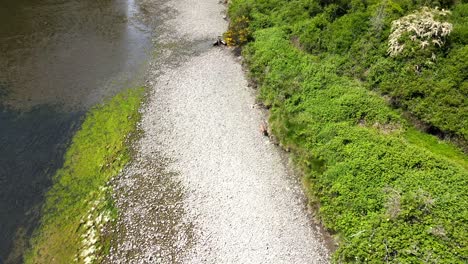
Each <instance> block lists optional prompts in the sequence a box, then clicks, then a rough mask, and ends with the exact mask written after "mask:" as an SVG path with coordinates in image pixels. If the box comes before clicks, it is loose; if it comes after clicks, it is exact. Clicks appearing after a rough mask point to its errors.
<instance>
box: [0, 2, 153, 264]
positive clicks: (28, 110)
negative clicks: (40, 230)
mask: <svg viewBox="0 0 468 264" xmlns="http://www.w3.org/2000/svg"><path fill="white" fill-rule="evenodd" d="M138 17H139V6H138V4H137V3H135V2H134V0H79V1H73V0H3V1H1V2H0V263H2V260H3V261H5V262H6V263H20V262H21V259H22V253H23V251H24V249H25V247H27V242H28V240H29V237H30V235H31V232H32V231H33V230H34V228H35V227H36V226H37V223H38V220H39V219H40V207H41V205H42V203H43V200H44V199H43V197H44V193H45V191H46V190H47V189H48V188H49V187H50V185H51V176H52V175H53V174H54V172H55V171H56V169H57V168H59V167H60V166H61V165H62V162H63V160H62V157H63V154H64V152H65V150H66V147H67V145H68V144H69V142H70V138H71V136H72V135H73V133H74V132H75V131H76V129H77V128H78V127H79V125H80V124H81V121H82V119H83V115H84V114H85V112H86V110H87V109H89V107H91V106H92V105H95V104H96V103H99V102H101V101H102V100H103V99H105V98H108V97H110V96H112V95H114V94H116V93H117V92H118V91H119V90H121V89H122V88H126V87H131V86H135V85H137V84H139V83H140V84H141V79H142V76H143V73H144V69H145V65H146V63H145V60H146V58H147V56H148V52H149V51H150V48H151V40H150V32H149V30H148V28H147V27H146V26H145V25H144V24H143V23H141V22H140V20H139V19H138Z"/></svg>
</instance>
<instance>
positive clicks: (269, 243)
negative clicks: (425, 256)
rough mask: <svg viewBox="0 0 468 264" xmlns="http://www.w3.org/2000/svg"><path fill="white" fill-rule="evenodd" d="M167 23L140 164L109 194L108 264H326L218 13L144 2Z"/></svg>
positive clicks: (197, 4) (159, 40)
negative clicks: (224, 41) (112, 217)
mask: <svg viewBox="0 0 468 264" xmlns="http://www.w3.org/2000/svg"><path fill="white" fill-rule="evenodd" d="M141 5H142V6H144V7H145V6H146V7H147V11H148V14H147V15H148V16H149V17H152V16H158V14H162V16H161V17H158V18H156V19H157V20H158V23H155V25H157V26H156V27H157V28H156V30H155V31H156V34H157V37H156V38H155V49H156V54H157V55H156V56H155V58H154V61H153V62H152V63H151V67H150V71H149V72H148V77H147V86H148V88H149V90H148V94H147V96H148V98H147V102H146V104H145V105H144V107H143V108H142V110H141V112H142V121H141V123H140V125H139V126H140V127H139V129H140V130H141V131H142V133H143V134H142V137H141V139H140V140H139V141H138V142H137V143H136V144H135V146H134V150H135V156H134V161H133V162H132V163H131V164H130V165H129V166H127V168H126V169H125V170H124V171H123V173H122V174H121V175H119V177H117V178H116V179H114V181H113V183H112V185H113V186H114V190H115V197H114V198H115V201H116V205H117V208H119V220H118V223H117V230H116V238H115V240H114V241H113V243H112V247H111V249H110V254H109V256H108V257H107V259H106V261H105V262H107V263H327V262H328V259H329V252H328V249H327V248H326V246H325V242H324V240H325V239H324V237H323V236H322V235H321V233H320V231H319V228H318V227H317V226H315V225H314V224H313V221H312V220H311V217H310V215H309V213H308V212H307V207H306V202H305V196H304V194H303V191H302V189H301V184H300V182H299V181H298V179H297V177H294V175H293V173H292V171H291V166H290V165H289V164H288V161H287V160H286V159H285V157H284V156H283V155H282V154H281V153H280V150H279V148H278V147H277V146H275V145H274V144H272V143H271V142H270V141H269V139H268V137H265V136H264V135H263V133H262V131H259V129H258V128H259V126H261V124H263V120H264V115H263V113H262V112H261V110H259V109H257V108H255V107H253V106H254V105H255V91H253V90H252V89H250V88H249V87H248V85H247V81H246V79H245V76H244V73H243V71H242V68H241V65H240V58H237V57H235V56H234V55H233V53H232V52H231V51H230V50H229V49H226V48H221V47H213V45H212V43H213V41H216V39H217V36H220V35H222V33H223V32H224V31H225V30H226V28H227V22H226V21H225V20H224V19H223V18H224V17H225V8H226V7H225V5H223V4H221V3H218V2H216V1H213V0H212V1H209V0H203V1H196V0H173V1H172V0H171V1H165V2H160V1H143V2H142V3H141Z"/></svg>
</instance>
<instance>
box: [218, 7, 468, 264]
mask: <svg viewBox="0 0 468 264" xmlns="http://www.w3.org/2000/svg"><path fill="white" fill-rule="evenodd" d="M237 2H242V1H237ZM231 6H232V2H231ZM237 8H238V7H237ZM236 11H237V10H236ZM244 11H246V10H244ZM229 17H230V19H231V22H232V21H235V23H234V25H233V23H231V25H230V28H229V31H228V34H227V35H225V38H226V41H227V42H228V43H229V42H232V38H237V42H239V40H241V38H242V37H243V35H245V36H244V38H245V39H244V41H247V37H246V36H247V34H252V36H253V37H252V38H250V39H248V43H246V46H243V47H242V52H241V53H242V56H243V58H244V68H245V70H246V72H247V75H248V77H249V79H250V83H251V86H252V87H254V88H255V89H258V100H259V102H260V104H261V105H263V106H264V107H265V109H266V110H267V111H268V113H269V124H270V128H269V132H270V133H271V134H273V135H274V137H275V138H277V139H278V140H279V145H280V146H281V147H282V148H283V149H285V150H286V151H288V152H290V153H291V157H292V159H293V161H294V163H295V164H296V167H297V169H298V171H299V172H300V174H302V175H303V176H302V177H303V183H304V186H305V189H306V193H307V195H308V199H309V203H310V206H311V208H312V211H313V212H314V213H315V214H316V217H317V218H318V219H320V222H321V224H323V225H324V226H325V227H326V229H327V231H328V232H330V233H332V234H334V237H335V242H336V245H337V250H336V251H335V252H334V255H333V262H336V263H342V262H359V261H365V262H367V261H387V262H388V261H395V260H397V259H398V257H400V256H398V253H399V252H402V251H406V252H404V253H405V255H406V256H404V258H400V260H403V261H415V260H417V259H421V258H422V257H426V258H427V257H429V258H431V257H435V258H439V257H440V256H442V255H437V254H440V253H441V252H445V253H444V254H443V256H444V257H448V258H450V259H451V260H452V261H463V260H466V258H467V256H466V254H464V253H463V252H464V249H466V245H465V246H464V243H463V242H462V240H463V237H464V236H465V235H464V234H466V225H465V226H463V224H462V223H463V216H460V214H462V213H463V212H462V211H463V210H462V211H461V212H460V214H457V215H456V216H453V217H452V216H447V217H443V218H441V219H437V220H440V221H432V217H433V216H435V215H432V213H433V211H435V210H436V208H435V206H434V204H432V202H433V201H435V200H437V199H438V198H440V196H441V195H442V194H443V193H444V191H448V190H450V191H449V192H451V195H453V197H457V198H453V197H452V198H453V199H454V200H457V199H462V197H463V193H464V192H463V187H462V188H458V186H457V185H456V184H457V183H459V184H460V185H464V184H463V182H464V180H463V179H464V178H463V177H464V176H466V175H468V172H467V168H468V162H467V159H466V155H464V154H463V152H462V151H461V150H459V149H458V148H457V146H455V145H453V144H451V143H450V142H446V141H443V140H439V139H438V138H437V137H435V136H432V135H429V134H427V133H424V132H420V131H418V130H417V129H416V128H414V127H413V125H411V123H410V122H409V121H407V120H405V118H404V117H403V116H402V115H401V113H399V112H398V111H396V110H391V109H390V108H389V107H388V106H387V105H386V103H385V102H384V100H383V99H382V98H379V96H378V95H376V94H373V93H371V92H368V91H366V90H365V89H361V88H360V87H359V85H357V84H355V83H353V82H352V81H349V80H345V79H344V78H343V80H339V79H337V78H327V77H326V76H319V79H322V81H324V82H326V83H325V84H322V87H321V88H319V89H327V88H326V87H325V88H324V87H323V86H334V85H343V86H350V88H355V87H356V86H357V87H356V88H357V89H358V90H359V92H358V93H359V95H360V96H365V97H368V98H370V99H369V101H373V100H375V101H374V102H371V105H370V106H369V108H370V109H363V111H364V112H366V110H367V111H369V112H370V113H371V114H374V115H377V116H371V117H366V114H364V115H363V117H362V119H361V117H358V118H357V120H354V119H356V118H355V117H354V116H350V117H349V118H344V119H343V120H333V119H332V120H320V119H319V120H314V121H316V122H317V123H318V124H319V126H322V127H320V128H317V130H315V131H313V130H309V129H308V128H307V126H308V125H309V124H307V123H308V122H310V121H311V120H313V118H311V120H307V118H306V117H305V116H300V114H298V112H300V111H301V110H300V109H302V111H304V110H305V109H304V107H302V108H301V107H300V106H299V107H297V109H296V110H292V111H291V110H290V109H287V108H288V107H294V106H292V105H290V104H291V102H288V99H289V98H296V100H297V101H298V102H296V103H297V104H296V106H297V105H300V103H301V100H304V99H303V98H301V95H300V94H299V92H300V90H301V88H300V87H301V86H302V85H305V81H302V82H301V81H298V79H301V77H297V76H302V74H303V73H302V72H301V70H300V68H298V67H300V66H299V65H300V64H301V63H304V62H309V63H311V64H313V65H316V64H319V63H320V62H319V61H317V59H316V58H315V57H313V56H309V55H306V54H304V53H303V52H301V51H300V50H298V49H297V48H295V47H294V43H293V41H291V40H290V39H288V37H287V34H286V33H285V32H283V31H282V29H281V28H275V27H273V28H267V29H262V30H258V31H257V32H248V30H249V28H248V23H257V22H258V21H245V23H244V21H243V20H245V19H246V17H239V16H235V15H233V12H232V10H231V12H230V16H229ZM259 19H260V18H259ZM236 20H237V21H236ZM242 24H244V25H242ZM242 30H243V32H244V33H243V32H242ZM236 31H237V32H236ZM228 38H231V39H228ZM241 42H242V41H241ZM239 50H240V49H239ZM279 54H282V55H279ZM283 63H284V64H283ZM324 63H325V64H326V62H324ZM285 65H287V66H285ZM319 68H320V67H319ZM321 68H322V69H323V70H325V74H327V73H329V71H330V69H326V65H324V66H323V67H321ZM298 69H299V70H298ZM289 71H291V72H289ZM315 73H316V74H318V75H319V74H323V73H320V70H317V71H315ZM278 74H280V75H282V76H283V77H281V78H278V76H277V75H278ZM296 77H297V78H296ZM304 79H305V78H304ZM330 79H331V80H330ZM291 81H292V82H291ZM288 86H292V87H293V89H292V90H291V89H290V88H288ZM332 88H334V87H332ZM315 89H317V88H315ZM295 93H296V94H295ZM341 93H342V96H343V95H344V96H345V97H346V96H352V94H351V93H348V92H346V91H341ZM302 96H304V95H302ZM338 97H340V96H338ZM322 99H323V100H324V101H325V102H328V103H330V104H331V105H332V106H331V107H335V108H337V109H338V108H340V107H342V108H343V107H346V106H344V105H341V106H337V105H334V102H333V97H331V98H326V97H324V98H322ZM346 99H349V98H346ZM346 99H345V100H346ZM354 99H358V98H354ZM358 102H359V101H358ZM343 103H351V102H346V101H344V102H343ZM351 104H352V103H351ZM373 107H375V109H372V108H373ZM380 107H381V108H382V109H383V110H382V111H380V110H377V108H380ZM309 108H310V109H313V108H314V106H309ZM318 110H320V109H318ZM322 110H323V109H322ZM344 110H346V109H344ZM348 110H352V109H348ZM306 111H307V110H306ZM372 111H375V112H376V113H375V112H374V113H372ZM311 112H312V113H313V112H314V111H311ZM382 112H383V113H382ZM326 114H329V113H326ZM326 114H325V115H326ZM379 115H380V116H379ZM322 118H323V117H322ZM325 118H326V117H325ZM301 123H303V124H301ZM304 123H305V124H304ZM295 125H296V127H294V126H295ZM312 127H313V126H312ZM311 133H315V134H316V135H314V136H311ZM347 133H349V135H347ZM359 137H364V138H365V139H364V140H360V139H359ZM366 140H369V141H370V142H366ZM367 143H370V144H369V145H374V146H366V145H367ZM355 144H358V146H356V149H355V151H359V150H364V151H368V153H365V152H364V153H363V155H354V156H353V155H352V154H351V153H350V151H352V148H353V147H355V146H353V145H355ZM384 144H392V145H393V146H388V147H386V148H384V149H383V152H386V151H388V152H389V153H388V155H389V156H393V157H396V156H397V155H398V153H400V154H401V155H402V156H403V157H407V158H408V160H407V163H408V164H406V165H405V166H406V168H407V172H406V173H405V174H406V175H405V176H409V175H410V174H411V173H415V174H417V175H419V174H420V173H423V174H424V173H425V174H426V175H422V176H426V177H427V179H426V180H428V182H429V183H428V182H426V183H425V186H422V187H421V188H419V189H417V188H415V186H414V185H413V184H411V186H409V187H408V188H407V189H405V187H406V186H401V185H400V184H401V183H402V182H404V180H402V182H399V183H398V178H399V176H400V175H395V177H393V179H386V176H385V177H382V179H381V180H380V182H379V180H377V183H376V184H372V183H371V184H370V186H371V187H373V188H374V187H375V188H376V189H378V192H379V194H378V195H377V196H378V197H375V196H374V197H372V196H373V195H374V193H373V194H371V195H370V197H369V198H370V202H372V203H375V202H376V201H375V200H378V203H380V204H379V206H378V210H372V209H371V210H368V211H367V212H364V213H365V214H367V213H368V214H370V215H374V216H376V217H373V219H371V221H368V220H367V219H364V217H363V218H360V216H359V212H356V208H355V204H353V202H356V199H353V197H352V196H349V194H350V193H352V192H353V188H355V189H357V193H356V194H355V196H357V197H358V198H364V199H366V198H367V197H365V196H364V197H359V196H361V195H362V193H359V191H360V190H359V188H361V189H362V190H364V189H366V188H367V187H369V185H367V186H366V184H367V182H366V181H364V182H362V180H368V181H372V180H373V179H372V177H363V179H360V180H358V181H360V182H361V186H354V185H352V186H346V183H347V182H348V183H349V181H352V180H354V179H349V176H350V175H349V174H356V171H355V170H356V168H353V166H363V165H364V164H365V163H369V162H372V161H374V160H375V159H374V158H375V156H376V155H377V156H378V155H382V153H376V150H378V147H381V146H382V145H384ZM346 145H347V146H346ZM397 146H398V147H397ZM327 148H329V149H327ZM333 151H336V153H333ZM377 152H378V151H377ZM383 155H386V153H384V154H383ZM340 156H341V157H340ZM363 157H364V158H367V159H368V160H367V161H366V160H360V158H363ZM410 157H411V158H410ZM403 159H404V158H403ZM363 163H364V164H363ZM382 163H384V162H382ZM382 163H380V164H377V165H376V166H372V165H371V166H369V167H380V168H381V169H383V171H384V172H385V168H382V167H383V166H384V165H386V164H382ZM398 163H402V162H398ZM434 163H435V164H434ZM396 165H402V164H396ZM405 166H404V168H405ZM346 167H348V169H350V172H346V171H343V169H344V168H346ZM418 169H419V170H421V171H419V172H418V171H417V170H418ZM431 170H434V171H431ZM388 171H390V172H391V169H388ZM438 172H439V173H443V175H444V177H446V178H445V181H451V179H450V178H451V177H453V178H452V180H453V181H455V183H454V184H453V185H452V187H453V188H450V187H449V188H444V191H443V190H438V189H437V186H431V184H433V183H442V182H443V181H444V180H441V179H439V178H438V177H437V175H436V174H437V173H438ZM340 173H341V174H343V175H342V176H344V177H343V178H345V179H346V178H348V179H346V180H345V181H342V180H339V179H338V178H339V177H340ZM351 176H352V177H351V178H355V177H359V174H357V175H351ZM367 176H377V177H378V176H379V175H376V174H374V173H369V175H367ZM420 176H421V175H420ZM327 178H328V179H327ZM420 178H421V179H420V180H423V181H424V178H425V177H420ZM420 180H418V182H419V181H420ZM465 182H466V177H465ZM406 184H408V185H410V183H408V182H406ZM373 185H376V186H373ZM327 189H328V190H327ZM460 189H461V191H460ZM340 192H347V193H345V195H343V196H344V197H346V196H347V195H348V196H347V197H346V198H344V199H348V200H347V201H346V200H345V201H341V202H338V203H336V202H335V201H333V200H334V199H336V198H337V197H338V198H343V197H339V196H341V193H340ZM354 198H355V197H354ZM337 200H338V199H337ZM372 200H374V201H372ZM458 201H460V200H458ZM358 202H359V201H358ZM361 202H362V201H361ZM445 202H446V201H445ZM451 202H453V200H452V199H451V201H450V202H449V204H450V203H451ZM446 203H447V202H446ZM344 204H347V206H346V205H345V206H343V205H344ZM444 205H447V204H444ZM364 207H365V206H364ZM426 207H431V208H430V210H429V209H428V210H427V211H424V210H426V209H424V208H426ZM457 208H459V209H461V208H463V201H462V202H459V203H458V204H457V206H454V207H453V208H450V209H451V210H450V211H451V212H454V211H457ZM361 209H362V208H361ZM366 209H368V208H364V210H366ZM420 211H423V212H422V215H418V214H419V212H420ZM437 211H438V213H437V216H440V215H441V212H444V210H443V209H442V210H441V209H439V208H437ZM416 215H418V216H416ZM412 217H416V218H417V219H416V223H408V221H409V220H408V219H410V218H412ZM350 218H354V219H350ZM356 220H358V221H357V222H356ZM392 225H393V226H392ZM404 225H407V226H404ZM447 225H450V226H447ZM457 226H460V227H461V229H460V230H459V231H457V228H456V227H457ZM401 227H404V228H401ZM379 228H382V229H384V230H385V231H390V232H389V233H387V234H386V235H388V236H385V235H384V236H383V237H380V238H381V239H382V240H381V241H379V242H378V243H371V240H374V241H373V242H375V241H376V239H375V238H374V236H377V235H380V234H376V230H377V229H379ZM399 228H401V229H399ZM413 228H414V229H415V232H407V234H410V233H411V234H412V235H413V236H414V239H416V240H415V241H413V240H412V239H411V238H410V239H408V238H406V239H401V240H399V238H398V237H400V238H401V235H404V233H405V231H410V230H411V229H413ZM421 229H423V230H421ZM438 229H440V230H443V234H440V233H437V231H435V230H438ZM392 230H393V231H392ZM448 230H450V231H448ZM368 231H372V232H368ZM366 232H367V233H368V234H367V235H363V234H364V233H366ZM446 232H451V233H452V234H450V235H448V234H447V233H446ZM456 232H460V233H458V234H455V233H456ZM384 233H385V232H384ZM369 234H370V238H369ZM421 235H422V237H421ZM364 237H366V238H368V239H369V241H367V240H366V238H364ZM410 237H411V236H410ZM448 237H450V239H453V241H451V242H449V240H450V239H448ZM380 238H379V239H380ZM417 239H419V240H421V241H422V243H423V244H424V247H426V248H427V246H428V244H429V247H430V246H433V247H434V248H433V250H434V252H437V253H435V254H436V255H435V256H434V255H433V254H434V252H432V251H426V252H424V251H423V250H421V251H420V252H416V253H415V254H414V256H410V257H407V255H408V252H409V251H410V250H411V249H410V248H409V246H410V245H408V243H409V242H411V241H413V242H414V243H417V241H418V240H417ZM426 239H427V240H428V241H424V240H426ZM408 240H410V241H408ZM451 245H452V246H455V247H452V246H451ZM392 247H393V248H392ZM417 250H419V249H417ZM411 254H412V253H411V252H410V253H409V255H411ZM402 255H403V254H402ZM460 263H461V262H460Z"/></svg>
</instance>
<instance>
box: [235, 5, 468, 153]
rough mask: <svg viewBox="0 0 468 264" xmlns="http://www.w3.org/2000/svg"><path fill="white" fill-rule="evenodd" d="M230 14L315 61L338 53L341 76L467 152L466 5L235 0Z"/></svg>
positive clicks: (467, 31)
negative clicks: (281, 34) (278, 34)
mask: <svg viewBox="0 0 468 264" xmlns="http://www.w3.org/2000/svg"><path fill="white" fill-rule="evenodd" d="M443 8H446V9H450V10H451V12H450V11H442V9H443ZM230 15H231V17H232V19H233V24H234V25H235V24H236V22H235V21H236V17H240V16H245V17H248V18H249V19H250V22H249V26H248V27H249V33H251V32H255V31H257V30H260V29H264V28H270V27H279V28H282V29H283V30H285V32H286V34H287V36H288V38H289V39H290V40H291V42H292V44H293V45H294V46H296V47H297V48H299V49H302V50H304V51H306V52H307V53H310V54H313V55H317V56H319V58H320V59H324V60H327V61H331V59H336V58H337V57H336V55H340V58H339V59H337V60H335V61H334V62H332V63H333V66H332V67H333V68H335V69H336V73H338V74H339V75H340V76H347V77H351V78H357V79H359V80H361V81H363V82H364V85H365V86H366V87H367V88H368V89H370V90H374V91H377V92H379V93H381V94H384V95H387V96H390V97H391V99H392V100H391V102H392V103H393V106H394V107H399V108H401V109H402V110H404V111H408V112H409V113H411V114H412V115H413V116H414V117H415V118H417V119H419V120H420V121H422V122H424V123H425V124H427V125H428V126H427V127H432V128H434V129H432V131H434V130H436V131H441V132H443V133H445V134H447V135H449V136H455V137H458V138H459V139H460V142H464V143H461V144H462V147H464V148H465V149H466V148H468V145H467V143H466V142H468V132H467V129H468V111H466V110H467V109H468V108H467V107H468V100H467V98H468V93H467V92H466V86H467V84H466V83H467V78H468V76H467V74H468V71H467V70H466V68H467V67H468V66H467V65H468V60H466V59H465V58H466V57H467V56H468V54H467V49H466V45H467V42H468V4H461V3H458V2H456V1H450V0H447V1H408V0H386V1H376V0H374V1H360V0H339V1H334V0H328V1H323V0H322V1H319V0H293V1H288V2H284V1H278V0H262V1H253V0H237V1H233V3H232V4H231V7H230ZM392 25H393V29H392ZM389 42H390V44H391V45H390V46H389ZM389 52H390V55H392V56H389Z"/></svg>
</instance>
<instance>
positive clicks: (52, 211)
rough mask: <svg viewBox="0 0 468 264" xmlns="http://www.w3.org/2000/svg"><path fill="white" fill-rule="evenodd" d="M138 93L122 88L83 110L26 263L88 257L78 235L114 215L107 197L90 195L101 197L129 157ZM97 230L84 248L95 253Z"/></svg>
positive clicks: (99, 243) (99, 251) (100, 245)
mask: <svg viewBox="0 0 468 264" xmlns="http://www.w3.org/2000/svg"><path fill="white" fill-rule="evenodd" d="M143 93H144V89H143V88H137V89H129V90H126V91H124V92H121V93H119V94H118V95H116V96H115V97H113V98H112V99H110V100H109V101H107V102H106V103H104V104H102V105H99V106H96V107H94V108H93V109H91V110H90V111H89V113H88V114H87V115H86V119H85V121H84V122H83V125H82V127H81V129H80V130H79V131H78V132H77V133H76V134H75V136H74V137H73V140H72V143H71V145H70V147H69V149H68V150H67V152H66V154H65V162H64V165H63V167H62V168H61V169H59V170H58V171H57V173H56V174H55V176H54V184H53V186H52V188H51V189H50V190H49V191H48V193H47V197H46V202H45V205H44V207H43V216H42V219H41V225H40V227H39V228H38V230H36V232H35V235H34V238H33V240H32V248H31V249H30V250H29V252H28V253H27V254H26V257H25V262H26V263H71V262H74V261H77V260H78V261H79V262H82V261H84V262H89V260H90V259H89V258H88V259H87V260H88V261H85V257H86V256H88V255H89V254H84V253H83V252H82V251H83V238H84V237H86V234H87V233H89V232H88V230H89V229H90V228H91V226H93V225H92V223H93V222H96V221H94V220H92V218H94V217H99V216H100V215H103V216H105V215H107V214H109V213H110V215H111V217H112V216H113V217H115V215H116V214H115V208H113V205H112V201H110V198H106V199H104V202H102V203H99V204H95V201H103V199H102V197H103V195H104V196H107V197H110V196H108V192H109V191H108V189H106V188H104V187H105V186H106V184H107V182H108V181H109V180H110V179H111V178H112V177H114V176H115V175H117V174H118V173H119V171H120V170H122V169H123V167H124V166H125V164H126V163H127V162H128V161H129V159H130V155H129V148H128V143H129V139H130V138H131V135H132V134H134V133H135V131H136V125H137V122H138V120H139V119H140V114H139V112H138V109H139V107H140V104H141V101H142V98H143ZM93 208H95V209H94V210H93ZM96 208H98V209H96ZM96 210H97V211H96ZM90 212H93V213H92V214H90ZM94 212H97V213H94ZM88 216H89V218H90V219H88ZM87 220H90V221H87ZM90 222H91V226H88V224H89V223H90ZM98 222H99V221H98ZM96 230H97V231H96V232H98V234H97V238H96V239H97V241H93V243H92V244H93V245H95V246H94V248H93V249H92V250H91V249H90V247H88V248H86V250H88V251H90V250H91V251H92V253H93V254H92V255H94V256H96V257H97V258H98V257H99V255H100V254H102V252H104V251H105V248H106V246H105V245H104V244H105V241H102V239H100V238H99V236H100V234H99V229H96ZM93 240H94V236H93ZM105 240H108V238H107V239H105ZM85 244H86V243H85ZM88 244H89V243H88ZM85 253H86V252H85ZM87 253H89V252H87ZM80 255H81V256H80ZM91 259H93V258H91Z"/></svg>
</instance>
